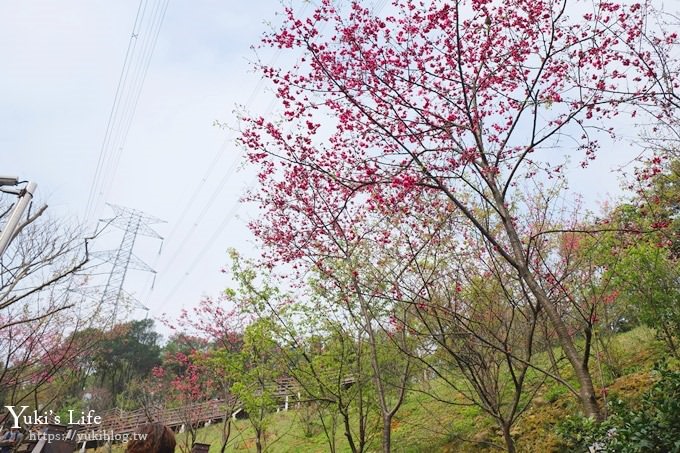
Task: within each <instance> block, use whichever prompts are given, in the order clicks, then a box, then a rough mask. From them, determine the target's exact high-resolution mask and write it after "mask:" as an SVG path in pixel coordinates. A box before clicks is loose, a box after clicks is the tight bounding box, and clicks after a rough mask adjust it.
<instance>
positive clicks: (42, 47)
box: [0, 0, 280, 317]
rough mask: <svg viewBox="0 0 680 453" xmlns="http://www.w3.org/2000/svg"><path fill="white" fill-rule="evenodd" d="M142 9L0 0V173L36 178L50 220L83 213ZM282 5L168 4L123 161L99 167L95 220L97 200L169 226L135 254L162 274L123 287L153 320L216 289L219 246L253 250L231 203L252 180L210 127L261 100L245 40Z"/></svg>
mask: <svg viewBox="0 0 680 453" xmlns="http://www.w3.org/2000/svg"><path fill="white" fill-rule="evenodd" d="M159 3H162V2H159ZM156 4H157V1H156V0H149V1H148V2H147V10H146V16H145V17H146V19H147V20H146V25H145V28H141V32H140V34H139V36H138V38H137V39H138V43H141V42H143V41H142V39H143V38H144V35H143V34H144V33H149V32H150V29H151V27H150V25H151V20H150V18H151V17H153V16H152V15H151V14H152V12H153V11H154V9H153V8H155V7H156ZM139 6H140V2H139V1H138V0H120V1H110V0H107V1H93V0H87V1H66V2H55V1H51V0H42V1H39V0H32V1H30V2H13V1H9V0H4V1H0V55H1V56H2V70H1V71H0V156H1V158H0V174H2V175H16V176H19V177H20V178H22V179H28V180H32V181H35V182H37V184H38V198H39V199H40V200H41V201H44V202H47V203H48V204H49V205H50V211H51V213H52V215H54V216H59V217H63V218H69V219H71V220H74V219H76V218H80V219H82V218H83V217H84V216H85V211H86V205H87V203H88V195H89V193H90V189H91V185H92V180H93V176H94V175H95V170H96V168H97V162H98V159H99V155H100V150H101V147H102V143H103V141H104V136H105V130H106V125H107V120H108V118H109V113H110V111H111V107H112V104H113V100H114V94H115V91H116V86H117V84H118V80H119V76H120V74H121V70H122V68H123V62H124V58H125V54H126V50H127V48H128V43H129V42H130V35H131V32H132V30H133V24H134V22H135V17H136V15H137V12H138V8H139ZM279 9H280V5H279V3H278V2H277V1H276V0H257V1H256V2H242V1H217V0H216V1H210V0H202V1H192V2H185V1H171V2H170V3H169V6H168V9H167V13H166V15H165V18H164V21H163V23H162V28H161V30H160V34H159V37H158V41H157V45H156V48H155V52H154V54H153V57H152V59H151V61H150V66H149V70H148V74H147V76H146V79H145V83H144V85H143V89H142V92H141V97H140V100H139V103H138V106H137V111H136V115H135V117H134V120H133V122H132V124H131V127H130V130H129V134H128V135H127V140H126V142H125V145H124V146H123V147H122V153H121V154H120V155H121V158H120V163H119V164H118V165H117V167H116V166H115V165H114V162H115V160H111V162H110V164H109V165H108V166H107V171H108V174H109V176H108V177H109V178H113V179H112V180H111V183H110V184H109V186H110V187H104V189H103V190H101V191H100V192H101V195H100V194H99V193H98V194H97V195H98V197H97V204H96V207H97V210H96V212H95V215H93V216H92V218H93V219H97V218H102V217H109V216H110V210H108V208H106V207H105V205H104V201H106V202H110V203H114V204H119V205H123V206H128V207H132V208H136V209H140V210H143V211H145V212H148V213H149V214H151V215H154V216H156V217H159V218H162V219H164V220H166V221H167V223H166V224H160V225H157V228H156V229H157V231H158V232H159V233H160V234H161V235H162V236H165V237H166V238H167V240H166V241H165V243H164V245H163V253H162V254H161V255H160V256H158V255H157V251H158V248H159V245H160V244H159V242H158V241H156V240H148V239H145V238H142V239H140V241H139V244H138V246H137V247H136V249H135V252H136V254H137V255H138V256H139V257H140V258H142V259H143V260H145V261H146V262H147V263H149V264H150V265H152V266H153V267H154V268H155V269H156V270H158V271H159V272H160V273H159V274H158V276H157V280H156V285H155V288H154V290H153V291H150V290H149V287H150V284H151V280H150V279H149V278H148V275H144V274H142V273H139V272H134V271H133V272H131V273H130V274H129V275H130V278H129V279H128V282H127V284H126V287H127V289H128V291H130V292H132V293H134V294H136V296H137V297H138V298H139V299H140V300H141V301H142V303H143V304H145V305H146V306H148V307H149V308H150V309H151V314H152V315H154V316H156V315H159V314H161V313H163V312H169V313H176V312H177V310H178V309H179V307H181V306H182V305H184V306H187V307H188V306H191V305H193V304H195V303H196V302H197V301H198V300H199V298H200V297H201V295H202V294H211V295H215V294H216V293H218V292H219V291H220V290H221V289H223V288H224V287H225V286H226V285H227V283H228V280H227V278H226V277H225V276H224V275H223V274H221V273H220V268H221V267H222V266H223V265H224V264H226V253H225V251H226V249H227V248H228V247H238V248H239V249H241V250H243V252H244V253H245V254H247V255H254V254H255V251H254V250H253V247H252V245H249V244H248V241H249V240H250V239H249V233H248V232H247V229H246V228H245V219H247V217H248V216H249V215H253V214H252V213H248V212H246V211H247V210H246V209H244V208H238V209H237V203H238V198H239V197H240V196H241V195H242V193H243V191H244V188H245V187H246V186H247V185H248V183H249V181H251V180H252V179H251V177H250V176H249V175H247V174H245V173H244V172H230V169H233V167H234V164H235V162H236V161H237V159H238V151H237V149H236V147H235V146H234V145H233V142H232V141H230V134H229V132H228V131H226V130H224V129H220V128H218V127H215V126H213V122H214V121H215V120H219V121H221V122H226V123H229V124H232V125H234V124H235V120H234V116H233V114H232V110H233V108H234V105H235V104H236V103H239V104H246V103H248V104H249V105H250V106H251V108H254V109H258V110H262V109H266V106H267V105H268V104H269V102H270V99H271V95H270V94H269V93H268V92H266V91H264V89H263V87H262V86H261V85H258V81H259V78H258V77H257V76H256V75H255V74H253V73H252V72H251V71H250V69H249V67H250V66H249V64H248V60H253V58H254V54H253V52H252V51H251V50H250V45H251V44H255V43H256V42H257V41H258V39H259V37H260V35H261V33H262V32H263V31H264V30H265V29H266V25H265V24H264V23H265V21H267V20H274V19H275V11H277V10H279ZM157 17H160V15H158V16H157ZM141 23H142V25H144V24H145V23H144V22H141ZM140 49H141V47H140V48H138V49H137V52H138V55H141V52H140ZM119 129H120V130H122V128H119ZM231 138H233V135H231ZM217 156H219V159H218V160H217V161H216V157H217ZM113 168H117V171H115V177H114V176H113V170H112V169H113ZM104 176H106V175H103V177H104ZM225 176H226V178H225ZM204 179H205V180H204ZM199 186H200V187H202V189H201V190H200V191H198V192H197V190H196V189H197V187H199ZM220 186H222V187H223V188H222V190H218V188H219V187H220ZM193 194H197V196H196V197H195V198H193V204H189V203H190V202H191V201H192V195H193ZM213 196H215V201H214V202H213V203H212V204H208V203H209V200H211V198H212V197H213ZM208 208H209V209H208ZM202 212H206V214H204V215H203V216H201V213H202ZM182 213H186V215H185V216H184V217H183V218H180V215H181V214H182ZM229 214H230V215H229ZM227 218H231V220H225V219H227ZM225 221H226V222H228V223H226V224H225ZM90 225H92V224H90ZM222 225H223V228H222V229H223V231H221V232H220V231H219V227H220V226H222ZM120 237H121V232H111V233H110V234H107V235H106V238H103V240H102V241H100V243H99V244H97V248H99V249H106V248H113V247H115V246H116V243H117V241H119V240H120ZM209 239H213V242H212V245H207V244H208V241H209ZM201 252H203V253H201ZM136 316H138V317H139V316H142V317H143V316H144V313H143V312H141V311H137V312H136Z"/></svg>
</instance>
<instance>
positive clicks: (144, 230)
mask: <svg viewBox="0 0 680 453" xmlns="http://www.w3.org/2000/svg"><path fill="white" fill-rule="evenodd" d="M107 205H108V206H110V207H111V209H113V213H114V217H113V218H111V219H104V220H102V221H104V222H107V223H108V224H109V225H112V226H115V227H117V228H120V229H121V230H123V231H124V233H123V239H122V240H121V242H120V246H119V247H118V248H117V249H116V250H107V251H102V252H95V253H94V254H93V255H95V256H96V257H97V258H100V259H103V260H105V261H109V262H111V263H112V264H113V267H112V269H111V273H110V274H109V277H108V280H107V282H106V286H105V288H104V292H103V293H102V297H101V305H100V306H105V305H106V306H111V305H113V314H112V317H111V323H112V324H111V325H115V324H116V317H117V316H118V305H119V304H120V303H121V302H122V300H123V296H124V295H125V294H126V293H125V291H124V289H123V285H124V283H125V276H126V275H127V271H128V269H133V270H140V271H146V272H152V273H154V274H155V273H156V271H155V270H153V269H152V268H151V267H150V266H149V265H147V264H146V263H145V262H144V261H142V260H141V259H139V258H138V257H137V256H135V254H134V253H132V250H133V249H134V246H135V241H136V240H137V236H140V235H141V236H149V237H153V238H157V239H161V240H162V239H163V237H162V236H161V235H160V234H158V233H157V232H156V231H154V230H153V229H152V228H151V227H150V226H149V225H152V224H154V223H165V221H163V220H161V219H158V218H156V217H152V216H150V215H148V214H145V213H144V212H142V211H138V210H136V209H131V208H125V207H122V206H117V205H113V204H109V203H107ZM140 305H141V304H140ZM142 307H144V306H143V305H142ZM144 308H145V309H146V307H144ZM147 310H148V309H147Z"/></svg>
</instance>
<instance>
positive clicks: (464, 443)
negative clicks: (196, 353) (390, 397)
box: [100, 327, 677, 453]
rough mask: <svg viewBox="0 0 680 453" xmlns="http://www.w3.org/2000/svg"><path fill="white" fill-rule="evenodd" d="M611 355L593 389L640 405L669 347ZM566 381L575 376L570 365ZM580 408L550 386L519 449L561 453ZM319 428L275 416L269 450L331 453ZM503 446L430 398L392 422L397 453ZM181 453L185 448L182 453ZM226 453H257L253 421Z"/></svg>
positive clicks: (625, 345) (598, 365)
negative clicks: (566, 425)
mask: <svg viewBox="0 0 680 453" xmlns="http://www.w3.org/2000/svg"><path fill="white" fill-rule="evenodd" d="M610 350H611V352H612V358H613V359H614V362H615V364H616V368H617V369H618V371H619V374H620V375H621V376H620V377H614V374H613V373H612V372H611V370H610V369H609V368H608V367H607V366H605V365H604V363H602V362H600V361H599V360H598V357H597V356H598V353H599V351H597V350H595V351H594V354H593V356H594V357H593V360H592V362H591V370H592V373H593V378H594V381H595V385H596V387H598V388H600V389H601V388H606V389H607V390H606V398H620V399H623V400H628V401H634V400H635V399H636V398H637V397H638V396H639V395H640V393H642V392H643V391H644V390H646V389H647V388H649V387H650V386H651V385H652V383H653V376H652V374H651V373H650V370H651V368H652V366H653V364H654V362H656V361H657V360H659V359H661V358H662V357H663V355H664V352H663V347H662V345H661V344H660V343H659V342H658V341H656V340H655V338H654V334H653V332H652V331H650V330H649V329H646V328H642V327H640V328H637V329H634V330H632V331H630V332H626V333H624V334H621V335H618V336H617V337H616V338H614V339H613V343H612V346H611V348H610ZM610 362H611V361H610ZM676 365H677V364H676ZM562 376H563V377H564V378H566V379H568V380H569V379H570V376H569V373H568V368H567V367H565V369H564V370H563V372H562ZM428 385H437V382H436V381H430V382H429V384H428ZM578 411H579V404H578V401H576V399H575V398H574V397H573V396H572V395H571V394H569V393H568V392H567V391H566V390H565V389H564V387H563V386H560V385H558V384H556V383H554V382H551V381H548V382H546V385H545V387H544V388H543V389H542V390H541V391H540V392H539V394H538V395H537V397H536V398H535V400H534V403H533V405H532V406H531V408H530V409H529V410H528V411H527V412H526V413H525V414H524V415H523V416H522V418H521V419H520V420H519V421H518V423H517V424H516V427H515V429H514V431H513V435H514V437H515V439H516V441H517V447H518V451H526V452H534V451H540V452H550V451H559V442H558V438H557V436H556V434H555V429H554V428H555V425H556V424H557V423H558V422H559V421H560V420H561V419H562V418H564V417H565V416H567V415H571V414H575V413H578ZM220 428H221V426H220V425H213V426H209V427H206V428H202V429H201V430H199V434H198V439H197V440H198V441H199V442H204V443H209V444H211V449H210V452H211V453H212V452H217V451H219V445H220V443H221V442H220V439H221V434H220ZM313 431H314V432H313V433H312V435H311V436H305V435H304V434H303V433H304V429H303V422H302V421H301V412H300V411H299V410H295V409H292V410H290V411H288V412H280V413H277V414H273V415H272V417H271V420H270V425H269V428H268V434H267V439H266V451H270V452H325V451H329V448H328V443H327V440H326V437H325V436H324V434H323V431H322V430H321V426H320V424H319V425H317V426H315V427H314V430H313ZM375 431H376V434H375V435H374V436H373V438H372V439H371V443H370V447H371V448H370V450H371V451H378V450H379V448H380V438H379V433H378V431H379V430H378V429H377V426H376V430H375ZM183 436H184V435H178V442H179V443H180V444H181V443H182V442H183V440H184V438H183ZM336 439H337V441H336V442H337V443H336V445H337V447H338V451H339V452H347V451H350V450H349V448H348V447H347V442H346V440H345V439H344V436H343V433H342V429H341V427H340V426H338V432H337V435H336ZM502 444H503V442H502V439H501V437H500V432H499V431H498V429H497V428H496V425H495V424H494V423H493V422H492V420H491V419H490V418H489V417H487V416H485V415H484V414H483V413H482V412H481V411H480V410H479V409H477V408H476V407H470V406H453V405H449V404H445V403H441V402H437V401H434V400H433V399H432V398H431V397H430V396H428V395H426V394H425V393H418V392H415V393H411V394H410V395H409V396H408V399H407V401H406V402H405V403H404V405H403V407H402V408H401V410H400V411H399V412H398V413H397V416H396V417H395V420H394V423H393V446H394V448H393V451H395V452H414V453H415V452H435V451H441V452H484V451H501V450H498V449H497V448H495V447H493V445H498V446H502ZM100 450H101V449H100ZM115 450H117V449H115ZM115 450H114V451H115ZM118 451H122V450H118ZM177 451H180V450H179V448H178V450H177ZM227 451H237V452H250V451H255V441H254V433H253V431H252V429H251V428H250V425H249V423H248V421H247V420H237V421H236V422H235V423H234V425H233V427H232V436H231V440H230V442H229V446H228V448H227Z"/></svg>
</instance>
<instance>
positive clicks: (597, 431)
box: [557, 364, 680, 453]
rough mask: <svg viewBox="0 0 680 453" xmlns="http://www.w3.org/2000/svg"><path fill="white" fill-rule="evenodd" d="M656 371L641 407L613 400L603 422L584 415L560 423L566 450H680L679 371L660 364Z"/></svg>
mask: <svg viewBox="0 0 680 453" xmlns="http://www.w3.org/2000/svg"><path fill="white" fill-rule="evenodd" d="M654 373H656V374H658V375H659V380H658V381H657V382H656V383H655V384H654V386H653V387H652V388H651V389H650V390H648V391H647V392H646V393H645V394H644V395H643V397H642V398H641V401H640V404H639V406H638V407H635V408H633V407H631V406H630V405H628V404H626V403H624V402H623V401H621V400H613V401H611V402H610V404H609V407H608V409H609V412H610V414H611V415H610V416H609V418H607V420H605V421H603V422H602V423H597V422H596V421H595V420H593V419H591V418H586V417H583V416H572V417H568V418H567V419H566V420H564V421H563V422H562V423H560V424H559V425H558V427H557V430H558V434H559V435H560V437H561V439H562V442H563V446H564V449H565V450H564V451H570V452H588V451H602V452H621V453H642V452H645V453H646V452H660V453H661V452H663V453H673V452H676V453H680V372H678V371H673V370H670V369H668V367H667V366H666V365H665V364H659V365H657V366H655V367H654Z"/></svg>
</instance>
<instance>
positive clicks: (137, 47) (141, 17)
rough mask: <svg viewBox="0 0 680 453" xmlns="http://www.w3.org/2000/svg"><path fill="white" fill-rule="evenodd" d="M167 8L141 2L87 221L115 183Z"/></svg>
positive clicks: (162, 1)
mask: <svg viewBox="0 0 680 453" xmlns="http://www.w3.org/2000/svg"><path fill="white" fill-rule="evenodd" d="M168 5H169V0H158V1H157V2H156V3H155V5H154V6H153V7H151V8H149V0H140V3H139V7H138V9H137V15H136V17H135V23H134V25H133V28H132V33H131V36H130V42H129V44H128V49H127V51H126V55H125V60H124V62H123V68H122V70H121V74H120V77H119V80H118V86H117V88H116V94H115V96H114V101H113V106H112V107H111V112H110V114H109V119H108V122H107V126H106V130H105V134H104V140H103V142H102V146H101V149H100V153H99V158H98V162H97V167H96V169H95V173H94V177H93V180H92V184H91V186H90V192H89V196H88V201H87V205H86V210H85V219H86V220H89V219H90V218H91V217H92V216H93V215H94V214H95V212H96V210H97V207H98V204H99V202H100V200H101V199H102V198H104V197H106V195H107V194H108V192H109V191H110V188H111V186H112V184H113V181H114V179H115V175H116V171H117V168H118V164H119V162H120V159H121V156H122V153H123V150H124V148H125V144H126V141H127V136H128V133H129V131H130V128H131V126H132V123H133V120H134V116H135V113H136V110H137V106H138V103H139V99H140V97H141V92H142V88H143V86H144V82H145V79H146V75H147V72H148V69H149V66H150V63H151V58H152V56H153V52H154V49H155V47H156V43H157V41H158V36H159V34H160V30H161V27H162V24H163V21H164V19H165V15H166V12H167V8H168ZM148 9H151V10H152V11H151V12H150V14H147V10H148Z"/></svg>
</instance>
